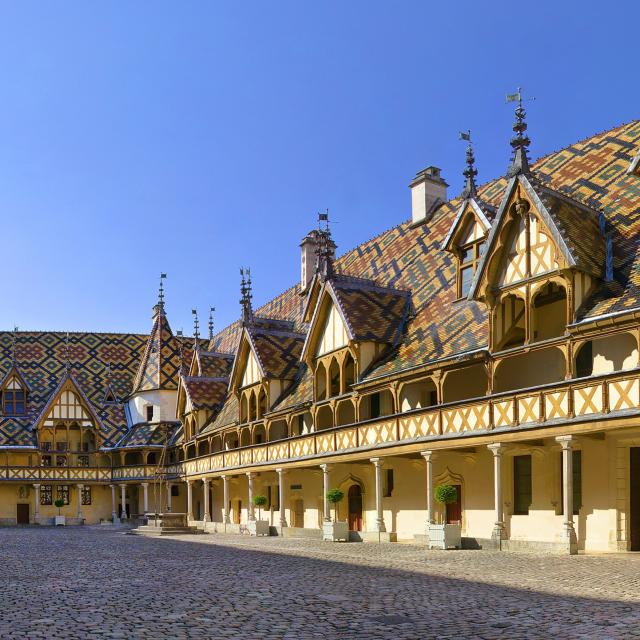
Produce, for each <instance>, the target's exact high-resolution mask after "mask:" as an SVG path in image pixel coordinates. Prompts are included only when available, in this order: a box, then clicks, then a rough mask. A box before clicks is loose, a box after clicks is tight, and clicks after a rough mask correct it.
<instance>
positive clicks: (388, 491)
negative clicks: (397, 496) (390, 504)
mask: <svg viewBox="0 0 640 640" xmlns="http://www.w3.org/2000/svg"><path fill="white" fill-rule="evenodd" d="M392 494H393V469H385V470H384V489H383V493H382V495H383V496H384V497H385V498H390V497H391V495H392Z"/></svg>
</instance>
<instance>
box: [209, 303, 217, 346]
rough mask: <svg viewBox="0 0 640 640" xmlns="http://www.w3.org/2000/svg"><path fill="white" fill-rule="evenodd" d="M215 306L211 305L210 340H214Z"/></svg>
mask: <svg viewBox="0 0 640 640" xmlns="http://www.w3.org/2000/svg"><path fill="white" fill-rule="evenodd" d="M215 310H216V308H215V307H209V340H213V314H214V312H215Z"/></svg>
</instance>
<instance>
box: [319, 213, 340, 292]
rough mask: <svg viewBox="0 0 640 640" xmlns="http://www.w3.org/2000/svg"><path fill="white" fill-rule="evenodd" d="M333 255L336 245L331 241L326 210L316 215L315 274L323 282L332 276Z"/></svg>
mask: <svg viewBox="0 0 640 640" xmlns="http://www.w3.org/2000/svg"><path fill="white" fill-rule="evenodd" d="M323 222H324V228H323V224H322V223H323ZM335 254H336V243H335V242H334V241H333V240H332V239H331V229H330V228H329V210H328V209H327V210H325V212H324V213H318V241H317V244H316V273H318V274H319V275H320V277H321V278H322V279H323V280H326V279H327V278H330V277H331V276H332V275H333V259H334V257H335Z"/></svg>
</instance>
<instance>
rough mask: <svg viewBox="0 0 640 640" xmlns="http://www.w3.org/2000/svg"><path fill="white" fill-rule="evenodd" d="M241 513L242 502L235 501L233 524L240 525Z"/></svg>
mask: <svg viewBox="0 0 640 640" xmlns="http://www.w3.org/2000/svg"><path fill="white" fill-rule="evenodd" d="M241 513H242V500H236V508H235V509H234V510H233V523H234V524H240V514H241Z"/></svg>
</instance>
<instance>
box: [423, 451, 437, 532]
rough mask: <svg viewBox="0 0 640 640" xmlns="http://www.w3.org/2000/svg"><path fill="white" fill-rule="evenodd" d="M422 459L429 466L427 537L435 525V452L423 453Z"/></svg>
mask: <svg viewBox="0 0 640 640" xmlns="http://www.w3.org/2000/svg"><path fill="white" fill-rule="evenodd" d="M422 457H423V458H424V461H425V463H426V465H427V536H428V535H429V525H431V524H434V523H435V518H434V516H435V514H434V511H433V451H423V452H422Z"/></svg>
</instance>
